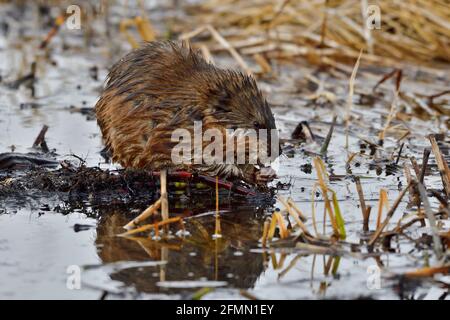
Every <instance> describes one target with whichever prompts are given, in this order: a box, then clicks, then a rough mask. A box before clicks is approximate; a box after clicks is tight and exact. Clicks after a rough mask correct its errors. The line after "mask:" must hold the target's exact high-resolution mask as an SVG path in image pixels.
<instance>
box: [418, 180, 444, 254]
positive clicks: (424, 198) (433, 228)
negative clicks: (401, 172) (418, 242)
mask: <svg viewBox="0 0 450 320" xmlns="http://www.w3.org/2000/svg"><path fill="white" fill-rule="evenodd" d="M417 187H418V190H419V194H420V198H421V199H422V202H423V208H424V210H425V214H426V216H427V218H428V222H429V224H430V229H431V234H432V237H433V243H434V253H435V254H436V257H437V258H438V259H441V258H442V254H443V253H442V246H441V239H440V238H439V230H438V228H437V226H436V218H435V217H434V214H433V211H432V210H431V206H430V202H429V200H428V196H427V191H426V190H425V187H424V186H423V184H421V183H418V185H417Z"/></svg>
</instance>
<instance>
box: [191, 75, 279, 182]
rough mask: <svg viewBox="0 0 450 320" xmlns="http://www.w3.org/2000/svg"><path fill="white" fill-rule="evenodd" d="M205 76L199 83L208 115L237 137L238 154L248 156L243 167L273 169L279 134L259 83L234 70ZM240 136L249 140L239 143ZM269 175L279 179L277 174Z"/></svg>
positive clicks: (236, 147)
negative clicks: (254, 166)
mask: <svg viewBox="0 0 450 320" xmlns="http://www.w3.org/2000/svg"><path fill="white" fill-rule="evenodd" d="M203 75H204V76H205V78H204V79H201V80H203V81H199V83H201V84H202V90H201V91H202V93H203V99H204V100H203V102H204V104H205V105H206V106H207V107H206V111H204V115H206V118H212V119H214V122H215V123H216V125H217V126H220V127H222V128H225V129H226V130H227V132H232V134H233V135H235V137H236V138H235V139H236V140H235V141H236V142H235V150H234V151H235V152H236V150H238V149H239V148H240V150H242V149H244V150H245V153H246V162H245V164H244V166H240V167H241V168H242V167H246V168H251V167H253V166H250V167H249V166H248V164H249V162H250V164H255V165H256V166H257V167H259V169H262V168H264V167H266V166H268V165H270V162H272V161H274V160H275V159H276V158H277V157H278V155H279V153H280V147H279V140H278V131H277V128H276V125H275V119H274V116H273V114H272V111H271V109H270V107H269V104H268V103H267V101H266V99H265V98H264V97H263V95H262V93H261V91H260V90H259V89H258V87H257V84H256V81H255V80H254V79H253V77H250V76H247V75H244V74H242V73H240V72H237V71H231V70H221V69H216V70H215V72H208V73H207V74H206V75H205V74H203ZM240 136H246V138H245V139H239V137H240ZM249 137H252V138H255V139H256V143H253V144H252V143H251V142H250V141H251V138H249ZM253 141H255V140H253ZM226 152H229V150H227V151H226ZM255 155H256V157H257V158H256V159H255V158H254V157H255ZM236 157H238V155H236ZM237 160H238V159H237ZM237 164H238V165H241V164H243V163H239V162H238V163H237ZM269 175H271V176H273V177H274V176H275V174H274V172H273V170H272V171H271V172H270V174H269ZM269 180H270V179H269ZM265 182H267V181H265Z"/></svg>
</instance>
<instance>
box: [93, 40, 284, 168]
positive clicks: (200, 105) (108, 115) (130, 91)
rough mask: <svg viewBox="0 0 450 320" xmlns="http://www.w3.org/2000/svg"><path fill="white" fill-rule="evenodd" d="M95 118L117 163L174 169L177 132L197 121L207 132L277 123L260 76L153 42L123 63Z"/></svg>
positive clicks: (112, 74)
mask: <svg viewBox="0 0 450 320" xmlns="http://www.w3.org/2000/svg"><path fill="white" fill-rule="evenodd" d="M96 115H97V120H98V123H99V126H100V128H101V131H102V134H103V139H104V142H105V144H106V146H107V147H108V148H109V149H110V151H111V153H112V157H113V161H115V162H119V163H120V164H121V165H122V166H124V167H134V168H149V169H161V168H163V167H174V165H173V163H172V161H171V150H172V148H173V147H174V146H175V145H176V144H177V142H174V141H171V135H172V132H173V130H175V129H179V128H184V129H188V130H189V131H191V132H193V125H194V121H202V124H203V129H204V130H205V129H207V128H210V127H215V128H219V129H221V130H222V129H225V128H257V129H260V128H267V129H274V128H275V123H274V119H273V115H272V113H271V111H270V108H269V106H268V105H267V102H266V101H265V99H264V98H263V97H262V95H261V92H260V91H259V90H258V88H257V86H256V83H255V81H254V79H253V78H251V77H248V76H246V75H243V74H242V73H240V72H236V71H230V70H223V69H219V68H217V67H215V66H214V65H212V64H209V63H207V62H206V61H205V60H204V59H203V58H202V57H201V56H200V55H198V54H197V53H195V52H194V51H192V50H190V49H189V48H187V47H185V46H179V45H177V44H176V43H173V42H170V41H161V42H151V43H148V44H146V45H144V46H143V47H142V48H140V49H137V50H134V51H132V52H130V53H129V54H127V55H126V56H125V57H124V58H122V59H121V60H120V61H119V62H117V63H116V64H115V65H114V66H113V68H112V69H111V71H110V73H109V76H108V80H107V83H106V87H105V89H104V92H103V93H102V96H101V98H100V100H99V101H98V102H97V104H96ZM188 167H189V166H188ZM183 169H189V168H186V166H184V167H183ZM219 171H220V170H219ZM238 171H239V170H238ZM219 173H220V172H217V169H216V172H215V174H219Z"/></svg>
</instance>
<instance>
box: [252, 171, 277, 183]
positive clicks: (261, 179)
mask: <svg viewBox="0 0 450 320" xmlns="http://www.w3.org/2000/svg"><path fill="white" fill-rule="evenodd" d="M276 178H277V173H276V172H275V170H273V169H272V167H263V168H261V169H260V170H258V171H256V173H255V180H256V183H257V184H267V183H269V182H271V181H272V180H274V179H276Z"/></svg>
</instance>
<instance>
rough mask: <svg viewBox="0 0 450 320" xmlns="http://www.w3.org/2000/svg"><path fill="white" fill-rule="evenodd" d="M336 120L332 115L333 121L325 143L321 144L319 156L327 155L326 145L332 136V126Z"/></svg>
mask: <svg viewBox="0 0 450 320" xmlns="http://www.w3.org/2000/svg"><path fill="white" fill-rule="evenodd" d="M336 119H337V116H336V115H334V116H333V121H332V123H331V127H330V130H328V134H327V136H326V138H325V141H324V142H323V144H322V148H321V149H320V154H321V155H325V154H326V153H327V150H328V145H329V144H330V141H331V137H332V136H333V130H334V126H335V125H336Z"/></svg>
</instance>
